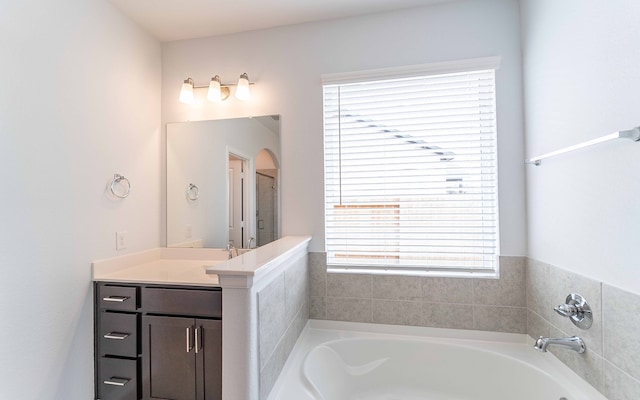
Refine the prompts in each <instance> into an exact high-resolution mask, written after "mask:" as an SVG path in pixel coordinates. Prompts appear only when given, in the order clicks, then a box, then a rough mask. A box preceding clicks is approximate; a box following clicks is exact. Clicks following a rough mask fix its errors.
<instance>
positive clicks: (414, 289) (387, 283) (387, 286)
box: [372, 275, 422, 300]
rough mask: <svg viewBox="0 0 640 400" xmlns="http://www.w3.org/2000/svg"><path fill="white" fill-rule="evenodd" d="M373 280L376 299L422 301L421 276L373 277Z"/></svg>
mask: <svg viewBox="0 0 640 400" xmlns="http://www.w3.org/2000/svg"><path fill="white" fill-rule="evenodd" d="M372 279H373V291H372V295H373V298H374V299H390V300H420V299H422V278H421V277H419V276H396V275H373V276H372Z"/></svg>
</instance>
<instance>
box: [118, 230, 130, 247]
mask: <svg viewBox="0 0 640 400" xmlns="http://www.w3.org/2000/svg"><path fill="white" fill-rule="evenodd" d="M126 248H127V231H120V232H116V250H124V249H126Z"/></svg>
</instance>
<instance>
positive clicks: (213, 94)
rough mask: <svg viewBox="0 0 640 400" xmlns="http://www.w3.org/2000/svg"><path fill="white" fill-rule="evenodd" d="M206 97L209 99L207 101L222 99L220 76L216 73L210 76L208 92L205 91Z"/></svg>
mask: <svg viewBox="0 0 640 400" xmlns="http://www.w3.org/2000/svg"><path fill="white" fill-rule="evenodd" d="M207 99H209V101H222V93H221V91H220V77H219V76H218V75H216V76H214V77H213V78H211V82H209V93H207Z"/></svg>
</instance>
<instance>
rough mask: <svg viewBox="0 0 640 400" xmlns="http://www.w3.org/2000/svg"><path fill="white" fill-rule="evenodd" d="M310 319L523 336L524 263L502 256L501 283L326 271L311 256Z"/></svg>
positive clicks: (320, 256)
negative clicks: (480, 331) (494, 332)
mask: <svg viewBox="0 0 640 400" xmlns="http://www.w3.org/2000/svg"><path fill="white" fill-rule="evenodd" d="M309 256H310V269H311V288H310V292H311V309H310V317H311V318H314V319H328V320H337V321H352V322H373V323H381V324H395V325H414V326H427V327H436V328H456V329H476V330H485V331H496V332H512V333H526V326H527V325H526V324H527V320H526V298H525V296H524V293H525V285H524V278H525V259H524V258H523V257H500V274H501V277H500V279H478V278H475V279H469V278H440V277H438V278H427V277H419V276H392V275H366V274H344V273H340V274H330V273H327V272H326V270H327V266H326V255H325V253H310V254H309Z"/></svg>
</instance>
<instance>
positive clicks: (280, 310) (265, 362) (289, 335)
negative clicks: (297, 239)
mask: <svg viewBox="0 0 640 400" xmlns="http://www.w3.org/2000/svg"><path fill="white" fill-rule="evenodd" d="M308 277H309V263H308V257H307V255H306V254H305V255H304V256H302V257H300V258H298V259H296V260H292V261H291V264H290V266H288V267H287V268H286V269H285V270H284V271H283V272H282V273H280V274H279V275H277V276H276V277H275V278H274V279H273V280H272V281H271V282H270V283H269V284H268V285H267V286H266V287H264V288H262V289H261V290H260V291H259V292H258V293H257V296H258V326H259V329H258V336H259V339H258V340H259V354H258V356H259V365H260V399H266V398H267V396H268V395H269V392H270V391H271V388H272V387H273V385H274V383H275V381H276V379H277V378H278V375H279V374H280V371H281V370H282V368H283V366H284V363H285V361H286V360H287V357H288V356H289V353H291V350H292V349H293V346H294V345H295V343H296V341H297V339H298V336H300V333H301V332H302V329H303V328H304V326H305V324H306V323H307V320H308V319H309V302H308V298H309V279H308Z"/></svg>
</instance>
